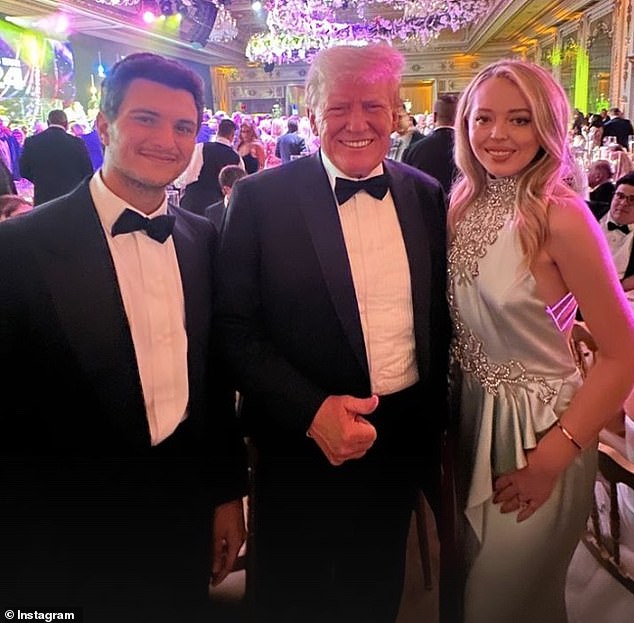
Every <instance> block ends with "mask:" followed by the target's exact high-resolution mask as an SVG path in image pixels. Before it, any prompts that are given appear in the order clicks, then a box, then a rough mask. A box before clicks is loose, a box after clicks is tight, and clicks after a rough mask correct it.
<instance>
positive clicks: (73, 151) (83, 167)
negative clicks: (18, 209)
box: [20, 110, 93, 206]
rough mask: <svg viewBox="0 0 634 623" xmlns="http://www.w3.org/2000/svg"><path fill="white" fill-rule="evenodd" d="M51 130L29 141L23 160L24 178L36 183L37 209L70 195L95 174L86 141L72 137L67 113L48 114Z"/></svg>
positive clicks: (34, 192) (34, 196) (28, 138)
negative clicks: (57, 198)
mask: <svg viewBox="0 0 634 623" xmlns="http://www.w3.org/2000/svg"><path fill="white" fill-rule="evenodd" d="M47 122H48V128H47V129H46V130H44V131H43V132H40V133H39V134H34V135H33V136H29V137H27V139H26V140H25V141H24V148H23V149H22V154H21V156H20V172H21V174H22V177H25V178H26V179H27V180H30V181H31V182H33V205H36V206H37V205H40V204H42V203H44V202H46V201H50V200H51V199H55V198H56V197H61V196H62V195H65V194H66V193H67V192H70V191H71V190H73V188H75V186H77V185H78V184H79V183H80V182H81V181H82V180H83V179H84V178H85V177H87V176H89V175H91V174H92V172H93V168H92V163H91V161H90V155H89V154H88V149H87V148H86V145H85V143H84V141H82V140H81V139H80V138H78V137H77V136H73V135H71V134H68V132H67V130H68V119H67V117H66V113H65V112H64V111H63V110H51V111H50V112H49V113H48V118H47Z"/></svg>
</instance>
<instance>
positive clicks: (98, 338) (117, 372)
mask: <svg viewBox="0 0 634 623" xmlns="http://www.w3.org/2000/svg"><path fill="white" fill-rule="evenodd" d="M44 209H46V210H50V214H51V216H52V217H53V218H51V223H50V230H51V231H53V232H54V236H51V235H50V231H49V232H43V233H42V238H41V244H36V245H34V246H35V248H36V249H37V251H36V253H39V254H41V255H40V256H39V257H40V269H41V271H42V274H43V275H44V278H45V280H46V282H47V284H48V287H49V291H50V295H51V299H52V302H53V306H54V308H55V312H56V313H57V316H58V318H59V322H60V324H61V326H62V328H63V330H64V332H65V334H66V336H67V338H68V341H69V343H70V346H71V348H72V349H73V351H74V353H75V355H76V357H77V360H78V361H79V364H80V367H81V368H82V370H83V371H84V373H85V376H86V382H87V383H89V384H91V385H93V387H94V390H95V394H96V395H97V397H98V400H99V402H100V405H99V406H100V410H102V411H104V412H105V413H107V414H108V415H109V416H110V417H111V418H112V420H113V421H114V423H115V426H116V427H117V428H118V429H119V430H120V438H121V439H122V443H123V444H124V443H125V442H126V441H128V442H129V443H131V444H139V443H146V444H147V445H149V439H150V437H149V429H148V424H147V419H146V417H145V406H144V402H143V392H142V389H141V381H140V377H139V371H138V366H137V363H136V355H135V351H134V346H133V343H132V336H131V333H130V328H129V325H128V321H127V317H126V314H125V310H124V307H123V301H122V299H121V293H120V291H119V286H118V283H117V278H116V274H115V270H114V265H113V262H112V257H111V255H110V252H109V249H108V244H107V242H106V238H105V234H104V232H103V228H102V226H101V223H100V221H99V219H98V217H97V213H96V211H95V207H94V204H93V202H92V198H91V196H90V192H89V190H88V184H87V183H86V184H84V185H82V186H81V187H80V188H79V189H78V190H77V191H75V192H74V193H73V194H72V195H71V196H69V198H68V199H67V200H66V201H64V202H63V203H59V204H57V205H53V206H52V207H51V208H44ZM90 410H91V405H86V417H90ZM136 415H138V417H136Z"/></svg>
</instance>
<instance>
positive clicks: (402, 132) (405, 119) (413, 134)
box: [387, 104, 423, 162]
mask: <svg viewBox="0 0 634 623" xmlns="http://www.w3.org/2000/svg"><path fill="white" fill-rule="evenodd" d="M391 138H392V143H391V145H390V150H389V151H388V154H387V157H388V158H391V159H392V160H396V161H397V162H404V161H405V155H406V154H407V151H408V149H410V148H411V147H412V146H413V145H415V144H416V143H418V141H420V140H421V139H422V138H423V134H422V132H420V131H419V130H418V129H417V128H416V119H415V118H414V117H412V116H411V115H410V114H409V113H408V112H407V109H406V108H405V104H403V105H402V107H401V110H399V113H398V121H397V124H396V130H395V131H394V132H392V137H391Z"/></svg>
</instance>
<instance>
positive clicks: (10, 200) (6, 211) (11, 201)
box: [0, 194, 33, 221]
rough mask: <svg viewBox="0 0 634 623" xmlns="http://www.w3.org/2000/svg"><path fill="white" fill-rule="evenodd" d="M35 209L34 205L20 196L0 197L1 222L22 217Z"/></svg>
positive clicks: (7, 195)
mask: <svg viewBox="0 0 634 623" xmlns="http://www.w3.org/2000/svg"><path fill="white" fill-rule="evenodd" d="M32 209H33V205H32V204H31V203H30V202H29V201H27V200H26V199H23V198H22V197H20V196H19V195H15V194H13V195H11V194H6V195H0V221H6V220H7V219H8V218H13V217H14V216H21V215H22V214H26V213H27V212H30V211H31V210H32Z"/></svg>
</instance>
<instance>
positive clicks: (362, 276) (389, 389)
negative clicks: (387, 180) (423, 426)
mask: <svg viewBox="0 0 634 623" xmlns="http://www.w3.org/2000/svg"><path fill="white" fill-rule="evenodd" d="M321 157H322V161H323V163H324V167H325V168H326V172H327V173H328V178H329V180H330V184H331V186H332V189H333V194H334V187H335V178H336V177H344V178H348V179H350V178H349V176H347V175H344V174H343V173H342V172H341V171H339V170H338V169H337V168H336V167H335V166H334V165H333V164H332V162H331V161H330V160H329V159H328V157H327V156H326V154H324V152H323V151H322V152H321ZM381 173H383V166H382V165H379V166H378V167H377V168H376V169H375V170H374V171H372V173H371V174H370V175H369V176H368V177H373V176H375V175H380V174H381ZM338 210H339V219H340V222H341V228H342V231H343V236H344V240H345V243H346V249H347V251H348V259H349V261H350V269H351V271H352V280H353V282H354V289H355V292H356V296H357V304H358V306H359V315H360V317H361V327H362V329H363V338H364V341H365V349H366V353H367V357H368V367H369V370H370V381H371V384H372V393H374V394H378V395H387V394H392V393H394V392H397V391H400V390H402V389H405V388H406V387H409V386H410V385H413V384H414V383H416V382H417V381H418V368H417V367H416V356H415V348H416V344H415V338H414V312H413V308H412V290H411V280H410V271H409V262H408V260H407V253H406V251H405V243H404V242H403V234H402V232H401V227H400V223H399V220H398V215H397V214H396V208H395V207H394V200H393V199H392V196H391V194H390V192H389V191H388V193H387V194H386V195H385V197H384V198H383V199H375V198H374V197H372V196H371V195H369V194H368V193H366V192H365V191H361V192H358V193H356V194H355V195H353V196H352V197H351V198H350V199H349V200H348V201H346V202H345V203H343V204H342V205H340V206H339V208H338Z"/></svg>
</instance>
